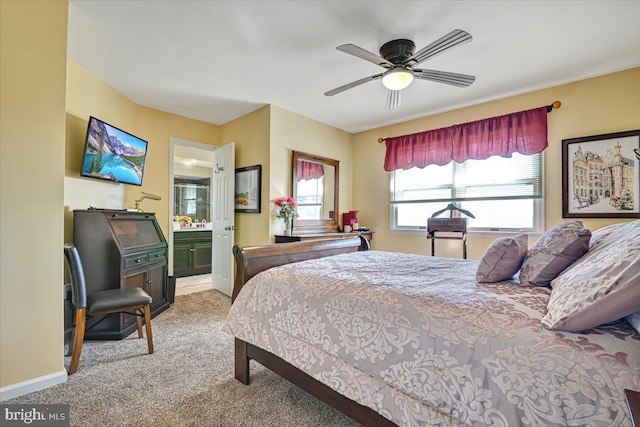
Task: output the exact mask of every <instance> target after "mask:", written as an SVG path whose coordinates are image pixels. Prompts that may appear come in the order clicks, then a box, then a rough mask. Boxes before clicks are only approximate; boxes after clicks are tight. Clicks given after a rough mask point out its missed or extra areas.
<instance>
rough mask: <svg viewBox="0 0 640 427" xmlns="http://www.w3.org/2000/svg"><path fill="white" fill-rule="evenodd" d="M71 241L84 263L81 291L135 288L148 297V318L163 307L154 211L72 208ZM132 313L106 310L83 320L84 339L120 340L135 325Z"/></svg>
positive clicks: (163, 247)
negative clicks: (85, 289) (100, 314)
mask: <svg viewBox="0 0 640 427" xmlns="http://www.w3.org/2000/svg"><path fill="white" fill-rule="evenodd" d="M73 243H74V245H75V246H76V247H77V248H78V252H79V253H80V258H81V259H82V264H83V267H84V274H85V279H86V283H87V294H91V293H93V292H98V291H104V290H108V289H114V288H116V289H117V287H121V288H128V287H134V286H135V287H139V288H142V289H144V290H145V292H147V293H148V294H149V295H151V298H152V299H153V302H152V304H151V317H155V316H156V315H157V314H159V313H161V312H162V311H164V310H166V309H167V308H169V300H168V294H167V291H168V290H167V279H168V276H167V272H168V270H167V268H168V267H167V241H166V240H165V238H164V235H163V234H162V230H161V229H160V226H159V225H158V221H157V220H156V217H155V214H153V213H148V212H127V211H119V210H102V209H89V210H75V211H74V212H73ZM136 328H137V325H136V319H135V316H132V315H129V314H119V313H114V314H109V315H106V316H96V317H92V318H90V319H89V320H88V321H87V331H86V333H85V339H123V338H124V337H126V336H127V335H129V334H130V333H131V332H133V331H134V330H136Z"/></svg>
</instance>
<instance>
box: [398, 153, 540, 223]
mask: <svg viewBox="0 0 640 427" xmlns="http://www.w3.org/2000/svg"><path fill="white" fill-rule="evenodd" d="M542 176H543V168H542V153H538V154H534V155H530V156H527V155H522V154H518V153H514V154H513V157H511V158H505V157H499V156H493V157H490V158H488V159H486V160H467V161H465V162H464V163H456V162H450V163H448V164H447V165H444V166H437V165H429V166H427V167H425V168H422V169H419V168H415V167H414V168H411V169H409V170H395V171H393V172H392V174H391V229H392V230H424V229H426V227H427V219H428V218H429V217H430V216H431V215H432V214H433V213H434V212H436V211H438V210H440V209H443V208H445V207H446V206H447V205H448V204H449V203H455V204H456V206H458V207H460V208H462V209H465V210H468V211H469V212H471V213H472V214H473V215H474V216H475V217H476V218H475V219H473V218H469V219H468V226H469V228H470V230H469V231H478V232H530V233H541V232H542V231H544V212H543V208H544V207H543V202H542ZM443 215H444V214H443Z"/></svg>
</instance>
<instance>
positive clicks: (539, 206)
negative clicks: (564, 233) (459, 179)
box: [389, 152, 546, 238]
mask: <svg viewBox="0 0 640 427" xmlns="http://www.w3.org/2000/svg"><path fill="white" fill-rule="evenodd" d="M455 171H456V169H455V167H454V168H453V169H452V173H453V174H455ZM394 178H395V171H392V172H391V173H390V174H389V231H390V233H391V234H413V235H424V234H426V231H427V226H426V225H424V226H417V227H416V226H401V225H398V223H397V222H398V213H397V207H398V205H401V204H413V203H429V202H432V201H431V200H411V201H393V200H392V199H393V189H394ZM540 180H541V186H542V189H541V191H542V197H540V198H532V199H533V214H532V219H533V227H532V228H530V229H529V228H519V229H516V228H506V227H505V228H494V227H468V228H467V232H468V234H469V235H470V236H477V237H494V238H496V237H503V236H506V235H515V234H519V233H526V234H528V235H529V237H534V238H535V237H539V236H541V235H542V234H543V233H544V231H545V198H544V195H545V186H546V183H545V181H546V180H545V156H544V152H542V153H540ZM442 187H443V188H446V187H448V188H451V191H452V192H454V188H453V185H448V186H442ZM433 188H435V187H433ZM454 198H455V197H454ZM515 199H523V197H513V198H507V199H503V200H515ZM526 199H527V200H528V199H529V198H526ZM486 200H490V198H487V199H486ZM440 201H442V200H440ZM444 202H447V203H456V202H455V201H453V200H448V201H447V200H444ZM462 217H464V216H462Z"/></svg>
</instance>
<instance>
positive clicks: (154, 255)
mask: <svg viewBox="0 0 640 427" xmlns="http://www.w3.org/2000/svg"><path fill="white" fill-rule="evenodd" d="M148 257H149V262H154V263H155V262H158V261H164V262H167V252H166V251H157V252H151V253H150V254H149V255H148Z"/></svg>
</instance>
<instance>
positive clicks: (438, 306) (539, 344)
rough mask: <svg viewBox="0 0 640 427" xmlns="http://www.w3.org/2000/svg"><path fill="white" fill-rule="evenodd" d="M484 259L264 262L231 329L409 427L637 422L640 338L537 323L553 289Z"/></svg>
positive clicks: (366, 257)
mask: <svg viewBox="0 0 640 427" xmlns="http://www.w3.org/2000/svg"><path fill="white" fill-rule="evenodd" d="M477 265H478V264H477V261H468V260H452V259H445V258H434V257H427V256H422V255H408V254H400V253H393V252H378V251H366V252H354V253H349V254H343V255H336V256H332V257H327V258H321V259H316V260H310V261H304V262H300V263H296V264H289V265H284V266H280V267H276V268H273V269H271V270H267V271H264V272H262V273H260V274H258V275H257V276H256V277H254V278H252V279H251V280H250V281H249V282H247V284H246V285H245V286H244V288H243V289H242V291H241V292H240V294H239V296H238V298H237V299H236V301H235V302H234V304H233V306H232V307H231V310H230V313H229V316H228V318H227V329H228V331H229V332H231V333H232V334H233V335H234V336H236V337H238V338H240V339H242V340H244V341H247V342H249V343H252V344H254V345H256V346H258V347H261V348H263V349H265V350H267V351H270V352H271V353H274V354H275V355H277V356H279V357H280V358H282V359H284V360H286V361H287V362H289V363H291V364H292V365H294V366H296V367H297V368H299V369H301V370H303V371H305V372H307V373H308V374H310V375H311V376H312V377H314V378H316V379H317V380H319V381H321V382H322V383H324V384H326V385H328V386H330V387H331V388H333V389H335V390H337V391H338V392H340V393H341V394H343V395H345V396H347V397H349V398H351V399H353V400H355V401H357V402H359V403H361V404H363V405H365V406H369V407H371V408H373V409H374V410H375V411H377V412H378V413H380V414H382V415H383V416H384V417H386V418H388V419H390V420H392V421H394V422H395V423H396V424H398V425H400V426H432V425H442V426H457V425H477V426H484V425H487V426H518V425H523V426H554V425H563V426H565V425H569V426H584V425H592V426H631V419H630V416H629V413H628V409H627V406H626V403H625V399H624V393H623V389H625V388H629V389H633V390H640V335H639V334H637V333H635V331H634V330H633V329H632V328H631V327H630V326H629V325H628V324H627V323H626V322H624V321H621V322H618V323H616V324H612V325H607V326H605V327H600V328H597V329H594V330H591V331H589V332H587V333H570V332H562V331H551V330H547V329H545V328H543V327H542V326H541V325H540V319H541V318H542V316H543V315H544V314H545V312H546V306H547V300H548V298H549V292H550V291H549V290H548V289H546V288H520V287H517V286H515V285H514V284H513V283H510V282H500V283H492V284H479V283H476V281H475V271H476V268H477Z"/></svg>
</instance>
